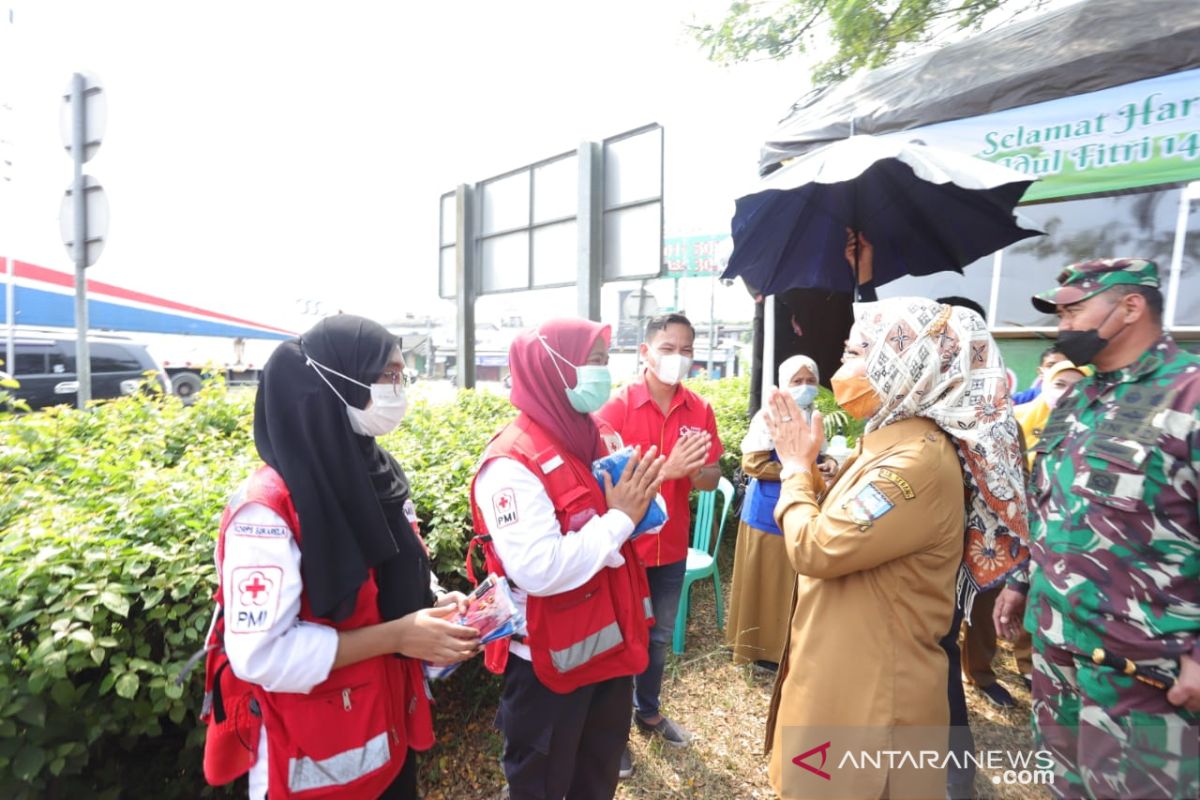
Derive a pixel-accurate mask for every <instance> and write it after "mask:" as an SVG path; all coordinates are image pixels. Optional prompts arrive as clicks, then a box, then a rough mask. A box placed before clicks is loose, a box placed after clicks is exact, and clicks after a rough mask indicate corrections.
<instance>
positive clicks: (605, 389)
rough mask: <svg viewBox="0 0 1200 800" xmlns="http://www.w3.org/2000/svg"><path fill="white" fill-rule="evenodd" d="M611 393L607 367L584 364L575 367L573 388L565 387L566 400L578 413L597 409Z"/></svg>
mask: <svg viewBox="0 0 1200 800" xmlns="http://www.w3.org/2000/svg"><path fill="white" fill-rule="evenodd" d="M610 394H612V376H611V375H609V373H608V367H602V366H598V365H595V364H584V365H583V366H582V367H576V368H575V388H574V389H567V400H568V401H569V402H570V403H571V408H573V409H575V410H576V411H578V412H579V413H580V414H591V413H592V412H593V411H599V410H600V409H601V408H603V407H604V404H605V403H607V402H608V396H609V395H610Z"/></svg>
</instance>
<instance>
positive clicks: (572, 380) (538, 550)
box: [471, 319, 663, 800]
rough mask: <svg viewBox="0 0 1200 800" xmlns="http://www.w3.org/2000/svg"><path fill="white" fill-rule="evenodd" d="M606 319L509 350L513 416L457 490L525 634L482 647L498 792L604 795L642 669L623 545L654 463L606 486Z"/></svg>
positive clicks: (636, 595)
mask: <svg viewBox="0 0 1200 800" xmlns="http://www.w3.org/2000/svg"><path fill="white" fill-rule="evenodd" d="M609 336H610V332H609V327H608V326H607V325H600V324H599V323H595V322H589V321H587V320H579V319H558V320H551V321H549V322H546V323H544V324H543V325H541V326H540V327H539V328H537V329H536V330H532V331H526V332H524V333H522V334H521V335H520V336H518V337H517V338H516V339H515V340H514V341H513V343H512V346H511V347H510V348H509V355H508V363H509V368H510V370H511V372H512V382H513V385H512V395H511V399H512V404H513V405H514V406H516V408H517V409H518V410H519V411H520V412H521V413H520V415H519V416H518V417H517V419H516V420H515V421H513V422H512V423H510V424H509V425H508V426H506V427H505V428H504V430H502V431H500V433H498V434H497V435H496V436H495V437H494V438H493V439H492V441H491V442H490V443H489V444H488V448H487V450H486V451H485V452H484V455H483V459H482V461H481V463H480V467H479V471H478V473H476V475H475V480H474V482H473V484H472V486H471V511H472V515H473V517H474V521H475V532H476V541H477V542H478V543H479V544H481V545H482V547H483V551H484V556H485V561H486V564H487V568H488V570H489V571H491V572H495V573H497V574H501V575H507V577H508V580H509V583H510V584H511V585H512V587H513V596H514V599H515V600H516V602H517V604H518V605H519V606H523V607H524V608H525V615H526V619H527V622H528V634H527V635H526V636H523V637H514V638H513V640H511V641H509V640H504V641H502V642H498V643H495V644H493V645H489V646H488V650H487V654H486V657H485V663H486V664H487V666H488V668H489V669H491V670H492V671H493V672H497V673H502V674H503V675H504V691H503V694H502V695H501V699H500V710H499V713H498V714H497V719H496V721H497V725H498V726H499V728H500V730H501V732H502V733H503V734H504V757H503V763H504V773H505V776H506V777H507V778H508V786H509V796H510V797H511V798H512V800H522V798H534V797H538V798H541V797H571V798H611V797H612V796H613V794H614V793H615V792H616V787H617V772H618V769H619V764H620V758H621V752H622V751H623V750H624V748H625V743H626V740H627V739H628V737H629V706H630V703H631V702H632V692H633V682H632V676H633V675H636V674H638V673H640V672H641V671H642V670H643V669H645V667H646V662H647V658H648V655H647V652H648V651H647V645H648V642H649V628H650V625H651V624H652V623H653V618H652V617H650V616H649V614H650V610H649V609H650V604H649V591H648V588H647V584H646V572H645V569H644V568H643V567H642V565H641V563H640V562H639V561H638V559H637V556H636V555H635V554H634V551H633V547H632V545H631V544H630V543H629V537H630V535H631V534H632V533H633V529H634V525H635V523H636V522H637V521H638V520H640V519H641V518H642V515H643V514H645V512H646V508H647V506H648V504H649V503H650V501H651V499H652V498H653V497H654V496H655V494H657V492H658V487H659V484H660V482H661V481H660V477H659V473H660V471H661V469H662V463H663V459H662V458H661V457H656V455H657V454H656V453H655V451H654V449H653V448H651V449H650V450H649V451H648V452H646V453H645V454H639V453H636V452H635V453H634V455H633V457H632V458H630V459H629V462H628V464H627V466H626V468H625V471H624V472H623V474H622V475H621V478H620V480H619V481H618V482H617V484H616V485H615V486H614V485H613V484H612V482H611V480H609V479H608V476H607V475H605V482H604V486H601V485H600V484H599V483H598V482H597V481H596V479H595V477H593V475H592V469H591V467H592V462H593V461H594V460H595V459H597V458H599V457H600V456H602V455H605V454H607V448H606V447H605V446H604V444H603V443H602V441H601V437H600V433H599V430H598V429H597V427H596V422H595V421H594V420H593V418H592V412H594V411H596V410H597V409H599V408H600V407H601V406H602V405H603V404H604V402H605V401H606V400H607V399H608V395H609V392H610V390H611V388H612V381H611V378H610V377H609V374H608V344H609Z"/></svg>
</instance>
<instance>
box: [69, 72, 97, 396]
mask: <svg viewBox="0 0 1200 800" xmlns="http://www.w3.org/2000/svg"><path fill="white" fill-rule="evenodd" d="M83 92H84V79H83V75H81V74H79V73H78V72H76V73H75V74H74V75H73V76H72V77H71V112H72V115H73V116H72V119H71V160H72V161H74V162H75V183H74V189H73V190H72V193H71V202H72V203H73V204H74V207H75V230H74V237H75V238H74V245H75V246H74V250H75V337H76V338H75V374H76V375H77V376H78V377H79V393H78V395H77V398H78V404H79V407H80V408H87V404H88V401H90V400H91V399H92V359H91V353H90V352H89V351H88V338H87V337H88V308H87V278H86V277H85V271H86V270H87V265H88V260H87V247H88V224H87V222H88V221H87V192H86V187H85V186H84V181H83V162H84V159H85V158H86V156H85V153H84V148H85V147H86V145H87V143H86V141H85V139H86V137H87V110H86V107H85V106H84V102H83Z"/></svg>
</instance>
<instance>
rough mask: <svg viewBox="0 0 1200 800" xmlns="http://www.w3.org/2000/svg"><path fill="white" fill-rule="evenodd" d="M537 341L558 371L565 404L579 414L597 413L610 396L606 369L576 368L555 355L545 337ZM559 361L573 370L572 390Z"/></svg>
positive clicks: (594, 367)
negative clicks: (569, 405)
mask: <svg viewBox="0 0 1200 800" xmlns="http://www.w3.org/2000/svg"><path fill="white" fill-rule="evenodd" d="M538 341H540V342H541V343H542V347H545V348H546V352H548V353H549V354H550V363H552V364H554V369H555V370H557V371H558V377H559V378H561V379H562V382H563V389H564V390H565V391H566V393H567V402H569V403H570V404H571V408H573V409H575V410H576V411H578V412H579V413H580V414H591V413H592V412H594V411H599V410H600V409H601V408H602V407H603V406H604V404H605V403H607V402H608V396H609V395H610V394H612V375H610V374H609V372H608V367H606V366H601V365H598V364H584V365H583V366H576V365H575V364H572V363H571V362H570V360H568V359H567V358H566V357H565V356H562V355H560V354H559V353H556V352H555V351H554V349H553V348H552V347H550V345H549V344H547V342H546V337H544V336H539V337H538ZM559 360H561V361H563V362H564V363H565V364H566V365H567V366H569V367H571V368H572V369H574V370H575V386H574V388H572V387H570V386H568V385H567V378H566V376H565V375H563V373H562V370H561V369H559V366H558V361H559Z"/></svg>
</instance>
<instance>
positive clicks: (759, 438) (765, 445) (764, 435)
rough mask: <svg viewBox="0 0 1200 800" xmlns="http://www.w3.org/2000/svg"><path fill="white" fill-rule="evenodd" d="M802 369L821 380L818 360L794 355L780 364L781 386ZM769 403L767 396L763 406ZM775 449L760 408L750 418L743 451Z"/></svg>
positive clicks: (786, 383) (743, 440) (783, 386)
mask: <svg viewBox="0 0 1200 800" xmlns="http://www.w3.org/2000/svg"><path fill="white" fill-rule="evenodd" d="M802 369H807V370H808V371H809V372H811V373H812V375H813V378H815V379H816V380H817V383H820V382H821V371H820V370H819V369H817V362H816V361H813V360H812V359H811V358H809V357H808V356H792V357H791V358H788V359H786V360H784V362H783V363H782V364H780V365H779V384H778V385H779V386H780V387H781V388H784V389H786V388H787V387H788V385H789V384H790V383H791V382H792V378H794V377H795V376H796V373H797V372H799V371H800V370H802ZM766 404H767V398H765V397H764V398H763V406H764V407H765V406H766ZM774 449H775V442H773V441H772V440H771V434H770V432H769V431H768V430H767V422H766V420H765V419H764V418H763V409H761V408H760V409H759V410H758V413H757V414H755V415H754V418H753V419H751V420H750V428H749V429H748V430H747V431H746V435H745V436H744V437H743V438H742V452H743V453H757V452H767V451H770V450H774Z"/></svg>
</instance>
